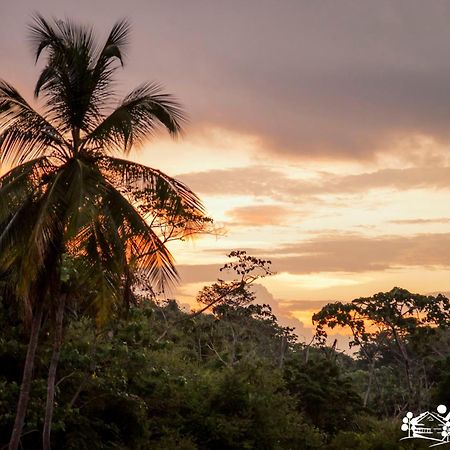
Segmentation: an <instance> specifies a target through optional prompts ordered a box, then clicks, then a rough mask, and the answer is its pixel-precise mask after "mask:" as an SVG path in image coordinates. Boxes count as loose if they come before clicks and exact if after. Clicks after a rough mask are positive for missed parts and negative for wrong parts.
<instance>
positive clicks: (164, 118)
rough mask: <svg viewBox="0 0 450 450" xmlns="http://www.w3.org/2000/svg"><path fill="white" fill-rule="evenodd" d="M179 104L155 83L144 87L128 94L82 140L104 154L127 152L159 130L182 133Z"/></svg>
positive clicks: (183, 117) (173, 133) (183, 118)
mask: <svg viewBox="0 0 450 450" xmlns="http://www.w3.org/2000/svg"><path fill="white" fill-rule="evenodd" d="M185 120H186V119H185V115H184V112H183V110H182V108H181V106H180V104H179V103H178V102H177V101H176V99H175V98H174V97H172V96H171V95H170V94H165V93H163V92H162V90H161V87H160V86H159V85H157V84H144V85H142V86H140V87H138V88H137V89H135V90H133V91H132V92H131V93H130V94H128V95H127V96H126V97H125V99H124V100H123V101H122V103H121V104H120V105H119V106H118V107H117V108H116V109H115V110H114V111H113V112H112V113H111V114H110V115H109V116H108V117H106V119H104V121H103V122H102V123H100V124H99V125H98V126H97V127H96V128H95V129H94V130H93V131H92V132H91V133H89V134H88V135H87V136H86V138H85V141H84V143H85V145H86V146H89V145H95V146H96V147H99V148H101V149H102V150H103V151H104V152H108V151H110V150H116V151H124V152H125V153H127V152H129V151H130V149H131V147H132V146H133V144H142V143H143V142H144V141H145V140H146V139H148V138H149V137H150V136H152V135H153V134H154V133H155V132H156V131H157V130H158V129H159V128H161V127H164V128H166V129H167V130H168V131H169V133H170V134H172V135H174V136H175V135H177V134H179V133H180V132H181V128H182V124H183V122H184V121H185Z"/></svg>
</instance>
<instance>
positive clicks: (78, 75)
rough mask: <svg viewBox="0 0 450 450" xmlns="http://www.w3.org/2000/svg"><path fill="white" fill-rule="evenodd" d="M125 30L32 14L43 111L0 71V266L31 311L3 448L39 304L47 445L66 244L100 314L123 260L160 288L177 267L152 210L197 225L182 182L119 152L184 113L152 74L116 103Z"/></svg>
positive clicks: (121, 278)
mask: <svg viewBox="0 0 450 450" xmlns="http://www.w3.org/2000/svg"><path fill="white" fill-rule="evenodd" d="M128 35H129V25H128V24H127V22H126V21H120V22H118V23H116V25H114V27H113V28H112V29H111V32H110V34H109V36H108V38H107V39H106V42H105V43H104V45H102V46H98V45H97V43H96V40H95V39H94V35H93V32H92V29H91V28H89V27H84V26H79V25H77V24H74V23H71V22H70V21H55V22H49V21H47V20H45V19H44V18H43V17H41V16H36V18H35V20H34V23H33V25H32V26H31V36H32V43H33V46H34V51H35V55H36V61H38V60H39V59H40V58H41V56H42V55H46V61H45V67H44V68H43V70H42V72H41V74H40V77H39V79H38V81H37V84H36V87H35V96H36V97H42V98H43V100H44V102H43V106H42V109H41V111H42V112H41V113H40V112H38V111H37V110H36V109H33V108H32V107H31V106H30V104H29V103H28V102H27V101H26V100H25V99H24V98H23V97H22V96H21V95H20V94H19V92H18V91H17V90H16V89H15V88H14V87H13V86H11V85H10V84H8V83H6V82H4V81H1V82H0V127H1V128H0V149H1V152H0V161H1V163H2V164H3V165H7V166H9V168H10V170H9V171H8V172H7V173H6V174H5V175H3V176H2V177H1V178H0V230H1V232H0V269H1V271H2V272H3V273H5V272H13V273H14V274H15V279H16V280H17V287H16V297H17V298H18V299H19V300H20V305H21V310H22V313H23V316H24V317H25V319H26V320H27V321H28V323H30V340H29V345H28V351H27V355H26V361H25V367H24V372H23V380H22V385H21V389H20V395H19V401H18V407H17V413H16V419H15V423H14V428H13V431H12V435H11V440H10V444H9V448H10V449H14V450H15V449H17V447H18V445H19V442H20V436H21V432H22V428H23V424H24V419H25V414H26V409H27V403H28V398H29V393H30V386H31V379H32V371H33V365H34V356H35V352H36V348H37V345H38V336H39V331H40V328H41V323H42V318H43V315H44V313H48V314H49V316H50V317H52V318H53V323H54V326H55V327H56V329H55V341H54V354H53V356H52V360H51V365H50V370H49V382H48V394H47V407H46V418H45V425H44V433H43V445H44V448H45V449H48V448H50V428H51V420H52V413H53V399H54V385H55V374H56V364H57V360H58V354H59V347H60V345H61V336H62V322H63V315H64V303H65V299H66V295H63V293H62V292H61V274H60V271H61V264H62V260H63V257H64V255H74V256H76V257H78V258H79V259H81V260H82V261H83V264H84V265H85V266H86V267H87V269H88V270H89V273H90V274H91V281H94V282H95V286H96V298H95V302H94V303H95V304H94V306H95V308H96V310H97V312H98V317H99V318H100V319H101V318H103V317H105V316H106V315H107V313H108V311H110V309H111V306H112V305H114V304H115V303H117V302H120V301H121V300H122V299H123V296H124V295H125V294H124V286H125V290H126V289H127V286H128V288H129V282H126V281H127V280H128V281H129V276H130V273H131V271H132V270H139V271H140V272H141V273H144V274H145V275H146V276H147V277H148V278H149V279H150V281H151V282H152V283H154V285H157V286H158V288H160V287H163V286H164V285H165V284H167V283H168V282H173V281H175V280H176V279H177V272H176V270H175V267H174V264H173V258H172V256H171V254H170V253H169V251H168V250H167V248H166V246H165V244H164V241H163V240H162V239H161V238H160V236H158V234H157V233H156V232H155V230H154V228H153V227H152V225H151V222H150V219H152V220H156V223H163V222H164V220H165V223H166V224H167V223H172V224H174V227H176V228H177V233H179V235H183V234H190V233H193V232H195V231H196V230H199V229H200V228H201V226H202V223H204V220H205V216H204V209H203V206H202V204H201V202H200V201H199V199H198V198H197V196H196V195H195V194H194V193H193V192H192V191H191V190H189V188H188V187H186V186H185V185H184V184H182V183H181V182H179V181H177V180H175V179H173V178H171V177H169V176H167V175H165V174H164V173H162V172H160V171H158V170H156V169H152V168H149V167H146V166H143V165H141V164H137V163H134V162H130V161H127V160H125V159H120V158H118V154H120V153H124V154H125V155H127V154H128V152H129V151H130V149H131V148H132V146H133V145H135V144H140V143H142V142H144V141H145V140H146V139H148V138H149V137H150V136H151V135H152V134H153V133H154V132H155V131H157V130H158V129H159V128H165V129H166V130H168V131H169V133H170V134H171V135H173V136H176V135H178V134H179V133H180V131H181V126H182V123H183V121H184V115H183V111H182V109H181V107H180V105H179V104H178V103H177V102H176V101H175V100H174V98H173V97H172V96H170V95H168V94H165V93H163V92H162V90H161V88H160V87H159V86H158V85H156V84H149V83H147V84H143V85H141V86H140V87H138V88H137V89H134V90H133V91H131V92H130V93H129V94H128V95H127V96H125V98H124V99H123V100H122V101H120V102H118V104H117V97H116V94H115V92H114V89H113V87H114V86H113V83H114V74H115V72H116V70H117V69H118V68H119V67H120V66H121V65H123V51H124V47H125V46H126V43H127V38H128ZM161 218H164V220H162V219H161Z"/></svg>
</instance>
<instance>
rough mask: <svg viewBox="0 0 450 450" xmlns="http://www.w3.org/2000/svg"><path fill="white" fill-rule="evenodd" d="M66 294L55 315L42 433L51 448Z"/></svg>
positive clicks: (47, 447)
mask: <svg viewBox="0 0 450 450" xmlns="http://www.w3.org/2000/svg"><path fill="white" fill-rule="evenodd" d="M66 297H67V295H66V294H62V295H61V298H60V301H59V303H58V308H57V310H56V317H55V329H54V330H55V331H54V333H55V335H54V339H53V353H52V359H51V360H50V367H49V369H48V378H47V403H46V405H45V418H44V431H43V433H42V447H43V449H44V450H50V432H51V429H52V419H53V408H54V400H55V382H56V369H57V367H58V361H59V354H60V351H61V345H62V335H63V322H64V306H65V304H66Z"/></svg>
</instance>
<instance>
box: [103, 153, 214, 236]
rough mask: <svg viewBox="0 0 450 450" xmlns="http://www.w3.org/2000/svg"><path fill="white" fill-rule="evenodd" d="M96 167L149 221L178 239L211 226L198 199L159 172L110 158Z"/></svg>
mask: <svg viewBox="0 0 450 450" xmlns="http://www.w3.org/2000/svg"><path fill="white" fill-rule="evenodd" d="M99 166H100V170H102V172H103V173H104V174H105V176H106V177H107V178H108V179H109V180H110V181H111V183H112V184H114V185H115V186H121V187H122V192H123V193H124V195H125V196H126V197H127V198H128V199H129V200H130V201H131V202H132V203H133V204H135V205H137V207H138V209H139V211H140V212H141V213H142V214H143V215H144V216H145V217H146V218H147V219H148V220H155V219H156V222H157V223H158V224H160V225H161V224H162V223H169V224H170V225H171V226H172V227H174V226H175V227H177V228H178V231H179V232H180V233H179V235H180V234H181V236H182V235H183V234H184V235H186V236H187V235H191V234H193V233H194V232H200V231H202V230H203V229H204V228H205V224H206V223H210V222H211V219H209V218H208V217H207V216H206V212H205V208H204V206H203V204H202V202H201V201H200V199H199V198H198V197H197V195H196V194H195V193H194V192H192V191H191V190H190V189H189V188H188V187H187V186H186V185H185V184H184V183H182V182H181V181H179V180H176V179H175V178H172V177H169V176H168V175H166V174H165V173H163V172H161V171H160V170H157V169H153V168H151V167H147V166H144V165H142V164H138V163H135V162H131V161H127V160H123V159H119V158H113V157H104V158H102V159H101V161H100V163H99Z"/></svg>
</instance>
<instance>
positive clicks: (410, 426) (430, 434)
mask: <svg viewBox="0 0 450 450" xmlns="http://www.w3.org/2000/svg"><path fill="white" fill-rule="evenodd" d="M436 411H437V413H435V412H429V411H425V412H424V413H422V414H419V415H418V416H416V417H414V414H413V413H412V412H408V413H407V414H406V416H405V417H404V418H403V424H402V426H401V429H402V431H405V432H408V436H405V437H404V438H402V439H400V440H401V441H402V440H403V439H425V440H428V441H433V442H434V444H431V445H430V447H436V446H438V445H445V444H448V443H449V442H450V413H448V414H447V415H446V413H447V407H446V406H445V405H439V406H438V407H437V408H436Z"/></svg>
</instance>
